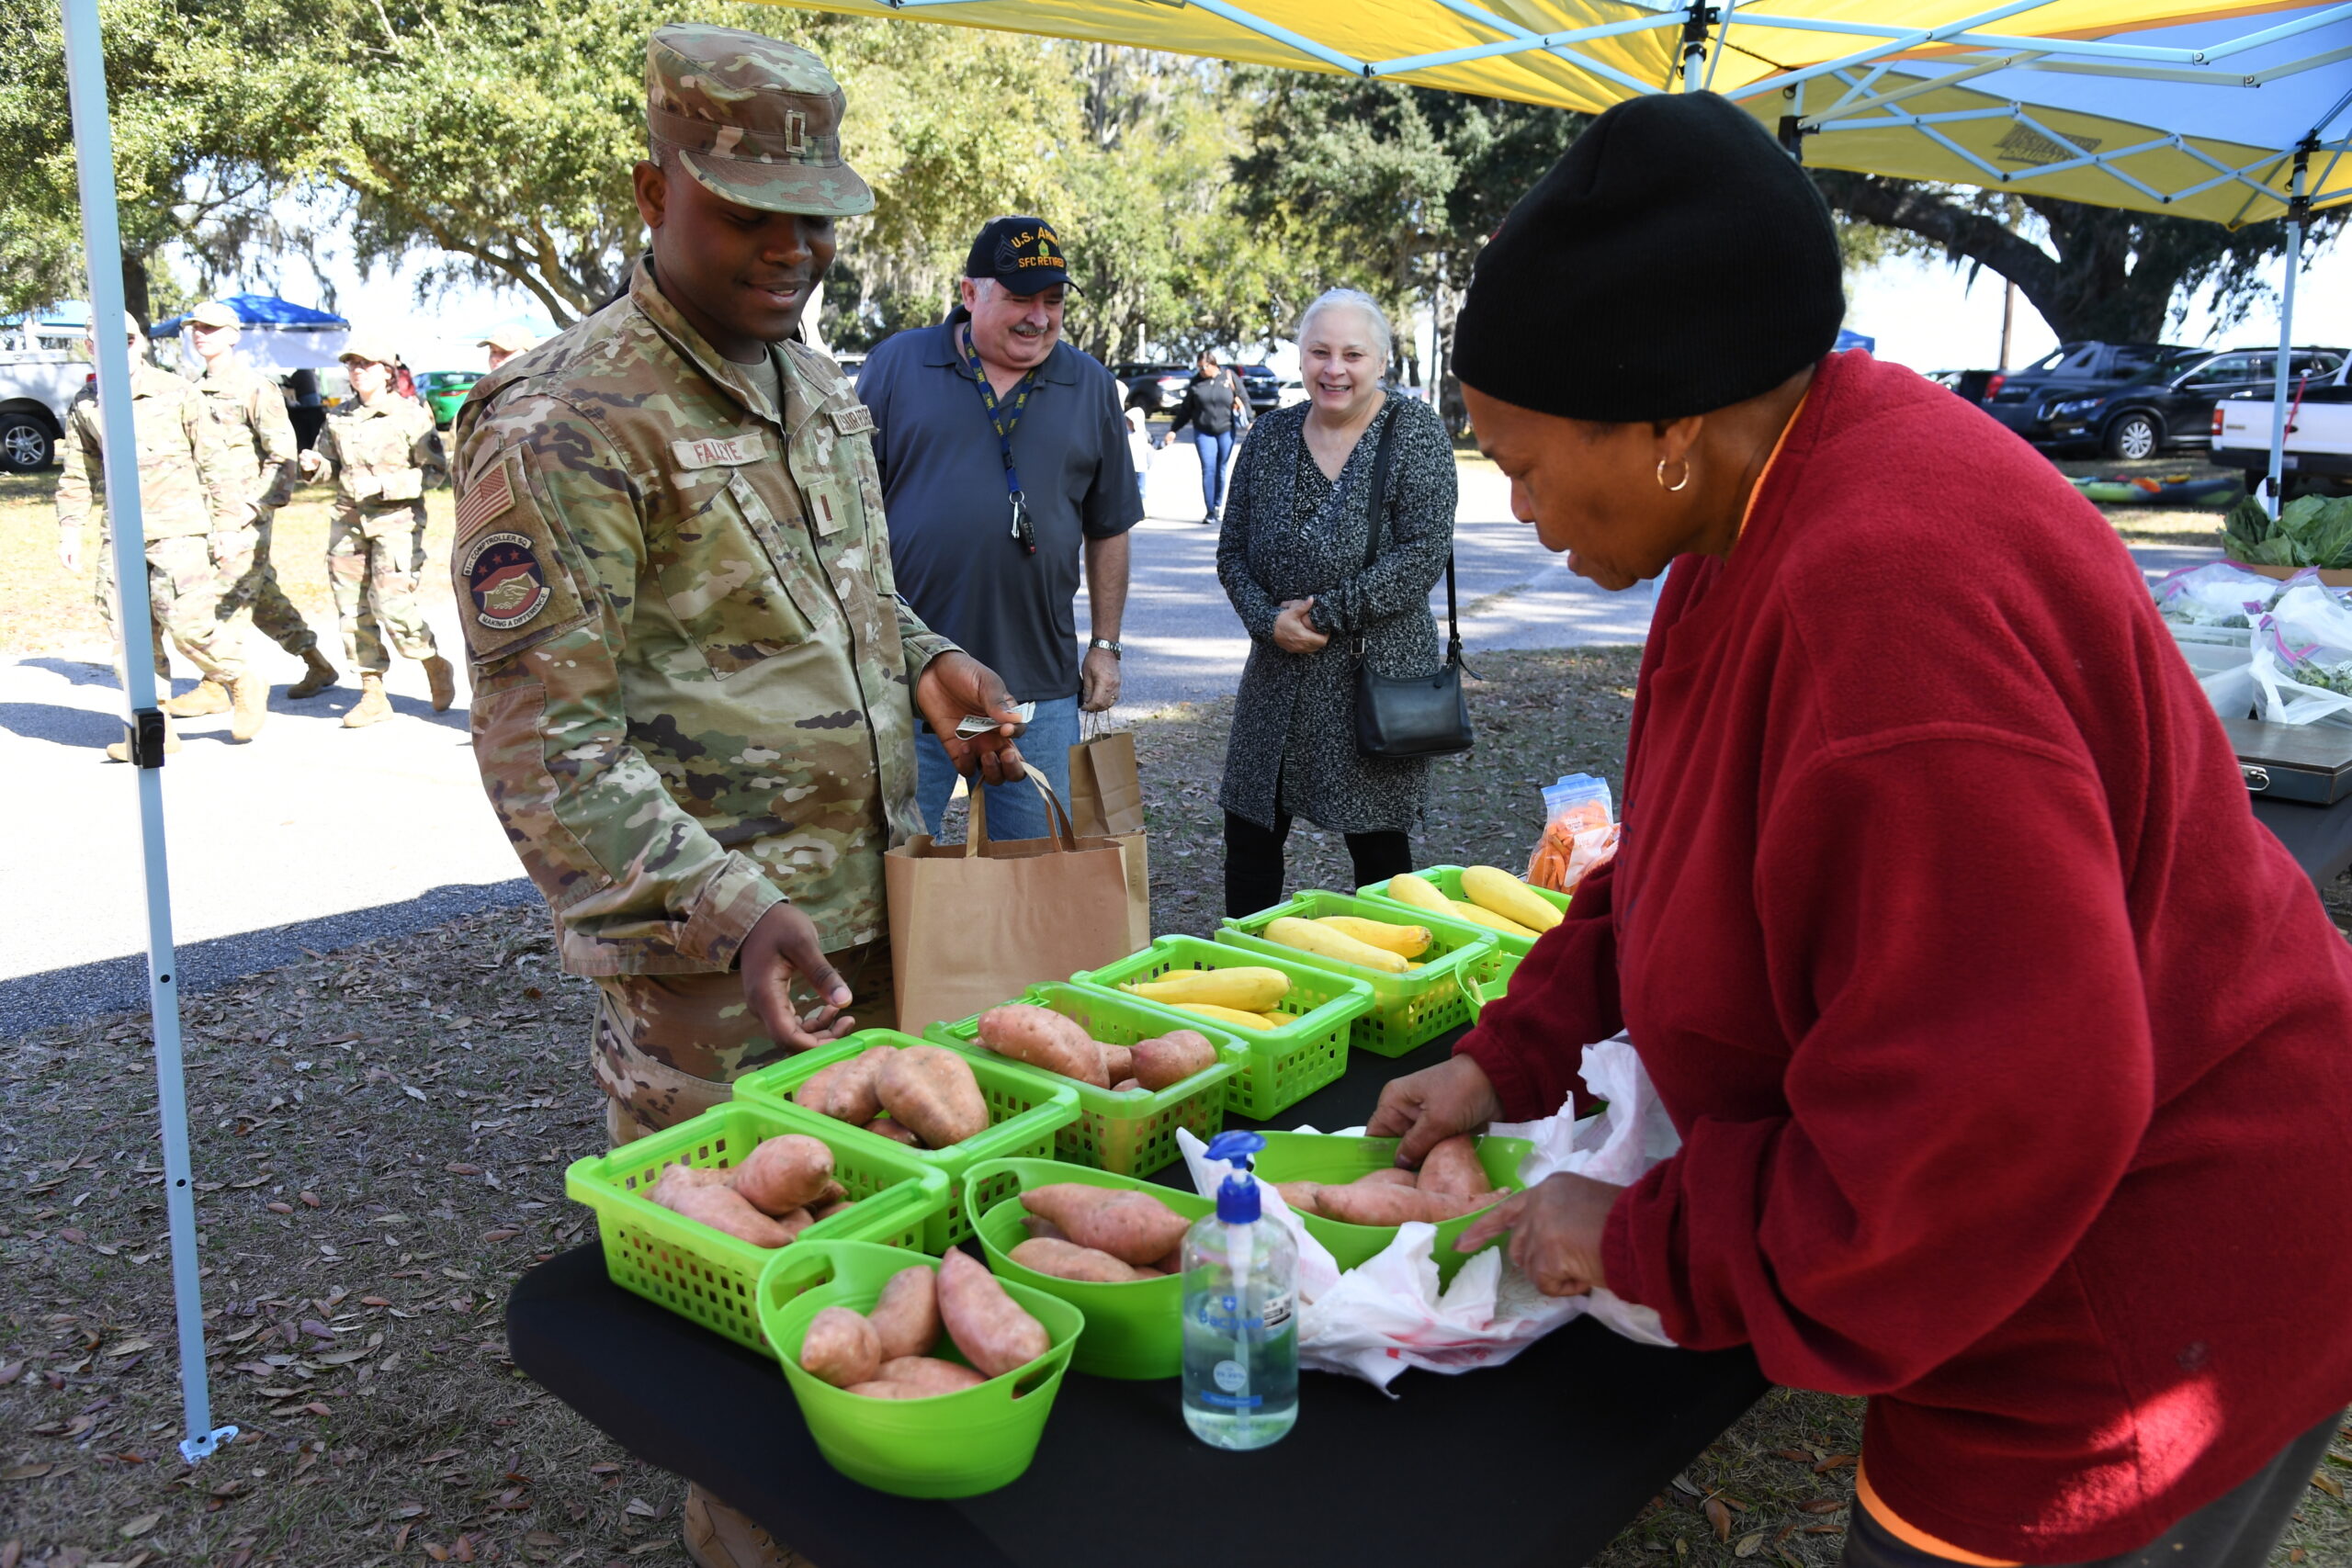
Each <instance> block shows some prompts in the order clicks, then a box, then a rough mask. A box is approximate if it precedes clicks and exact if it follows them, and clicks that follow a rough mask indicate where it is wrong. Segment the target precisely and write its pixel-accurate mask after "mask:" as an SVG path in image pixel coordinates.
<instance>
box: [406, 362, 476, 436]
mask: <svg viewBox="0 0 2352 1568" xmlns="http://www.w3.org/2000/svg"><path fill="white" fill-rule="evenodd" d="M484 374H485V372H483V371H480V370H424V371H420V372H418V374H417V378H416V395H417V396H418V397H420V398H423V399H424V406H425V407H426V408H429V409H431V410H432V411H433V423H435V424H436V425H438V426H439V427H440V428H441V429H443V430H447V429H448V428H449V427H450V426H451V425H453V424H455V423H458V409H459V408H460V407H462V406H463V405H464V403H465V400H466V394H467V393H468V392H469V391H470V390H472V389H473V384H474V383H475V382H476V381H479V380H481V378H482V377H483V375H484Z"/></svg>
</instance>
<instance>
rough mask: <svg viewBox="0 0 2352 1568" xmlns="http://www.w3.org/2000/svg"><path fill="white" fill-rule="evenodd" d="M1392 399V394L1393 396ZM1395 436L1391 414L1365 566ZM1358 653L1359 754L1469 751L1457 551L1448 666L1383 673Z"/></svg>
mask: <svg viewBox="0 0 2352 1568" xmlns="http://www.w3.org/2000/svg"><path fill="white" fill-rule="evenodd" d="M1391 395H1392V396H1393V395H1394V394H1391ZM1396 432H1397V415H1396V413H1395V412H1390V414H1389V416H1388V419H1387V421H1386V423H1383V424H1382V425H1381V427H1380V442H1379V445H1378V446H1375V447H1374V449H1373V455H1372V503H1371V505H1370V506H1369V507H1367V508H1366V509H1365V518H1364V549H1363V564H1364V568H1365V570H1371V567H1372V563H1373V562H1374V560H1375V559H1377V558H1379V555H1380V523H1381V519H1382V517H1383V516H1384V515H1385V513H1387V510H1388V450H1389V445H1390V442H1391V439H1392V437H1394V435H1395V434H1396ZM1355 649H1356V750H1358V751H1361V752H1362V753H1363V755H1365V756H1367V757H1444V756H1450V755H1452V754H1453V753H1454V752H1457V751H1467V750H1470V748H1471V746H1472V745H1473V744H1475V741H1474V740H1473V738H1472V736H1471V733H1470V703H1469V699H1468V698H1466V697H1464V695H1463V693H1462V627H1461V626H1460V624H1459V623H1458V622H1457V621H1456V620H1455V619H1454V610H1453V551H1452V550H1448V551H1446V553H1445V662H1444V663H1443V664H1442V665H1440V666H1438V670H1437V672H1436V673H1435V674H1433V675H1416V676H1412V677H1409V678H1399V677H1397V676H1392V675H1379V674H1374V672H1373V668H1372V666H1371V665H1370V664H1368V663H1366V662H1365V660H1364V657H1363V637H1362V636H1358V637H1357V638H1356V639H1355Z"/></svg>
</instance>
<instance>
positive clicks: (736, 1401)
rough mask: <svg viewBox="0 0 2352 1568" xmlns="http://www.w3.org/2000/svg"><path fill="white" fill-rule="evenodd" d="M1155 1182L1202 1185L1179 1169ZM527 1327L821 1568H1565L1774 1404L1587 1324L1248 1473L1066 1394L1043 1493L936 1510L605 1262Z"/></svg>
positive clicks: (1103, 1398) (606, 1421)
mask: <svg viewBox="0 0 2352 1568" xmlns="http://www.w3.org/2000/svg"><path fill="white" fill-rule="evenodd" d="M1449 1044H1450V1040H1448V1041H1441V1042H1438V1043H1432V1044H1430V1045H1428V1046H1425V1047H1423V1048H1422V1049H1421V1050H1420V1051H1418V1052H1416V1053H1414V1054H1413V1055H1409V1056H1406V1057H1403V1058H1400V1059H1397V1060H1395V1061H1390V1060H1386V1059H1384V1058H1382V1057H1378V1056H1372V1055H1363V1054H1362V1053H1356V1054H1352V1055H1351V1056H1350V1058H1349V1071H1348V1074H1347V1076H1346V1077H1343V1078H1342V1079H1340V1081H1339V1082H1338V1083H1335V1084H1332V1085H1331V1086H1329V1088H1327V1089H1323V1090H1321V1091H1320V1092H1318V1093H1317V1094H1314V1095H1311V1096H1309V1097H1308V1098H1307V1099H1306V1100H1302V1101H1300V1102H1299V1103H1298V1104H1297V1105H1295V1106H1293V1107H1292V1108H1291V1109H1290V1110H1289V1111H1285V1112H1284V1113H1283V1115H1282V1116H1280V1117H1279V1118H1277V1119H1275V1121H1273V1122H1267V1123H1256V1122H1248V1121H1246V1120H1244V1119H1241V1118H1238V1117H1232V1116H1228V1117H1227V1125H1228V1126H1259V1125H1264V1126H1268V1127H1272V1126H1283V1127H1292V1126H1298V1125H1303V1124H1306V1125H1313V1126H1316V1127H1319V1128H1321V1129H1323V1130H1325V1131H1332V1130H1336V1129H1338V1128H1341V1127H1351V1126H1355V1125H1358V1124H1360V1123H1361V1122H1363V1121H1364V1120H1366V1118H1368V1117H1369V1116H1370V1115H1371V1113H1372V1107H1373V1104H1374V1100H1375V1099H1376V1097H1377V1096H1378V1094H1379V1091H1380V1086H1381V1085H1382V1084H1383V1083H1385V1081H1386V1080H1387V1079H1389V1078H1390V1077H1396V1076H1397V1075H1398V1074H1400V1073H1403V1072H1409V1071H1412V1070H1414V1069H1415V1068H1418V1067H1420V1066H1428V1065H1430V1064H1431V1063H1433V1062H1436V1061H1439V1060H1442V1058H1443V1057H1444V1055H1446V1052H1447V1048H1448V1045H1449ZM1159 1179H1160V1180H1162V1181H1163V1182H1166V1183H1167V1184H1169V1185H1171V1186H1175V1185H1185V1184H1186V1179H1185V1176H1184V1168H1183V1166H1182V1162H1181V1161H1180V1162H1179V1163H1178V1164H1176V1165H1175V1166H1172V1167H1170V1168H1169V1169H1168V1170H1166V1171H1164V1172H1162V1173H1160V1176H1159ZM506 1325H507V1338H508V1343H509V1345H510V1346H511V1347H512V1348H513V1352H514V1356H515V1364H516V1365H517V1366H519V1367H521V1368H522V1369H523V1370H524V1371H526V1372H527V1373H529V1374H530V1376H531V1377H532V1378H534V1379H535V1380H537V1382H538V1383H539V1384H540V1386H542V1387H544V1388H546V1389H548V1391H549V1392H551V1393H554V1394H555V1395H556V1396H557V1397H558V1398H560V1399H561V1400H563V1402H564V1403H565V1404H569V1405H571V1407H572V1408H573V1409H575V1410H578V1411H579V1412H580V1413H581V1414H582V1416H586V1417H587V1418H588V1419H589V1420H590V1421H592V1422H594V1424H595V1425H596V1426H597V1427H600V1428H602V1429H603V1430H604V1431H605V1433H606V1434H607V1435H609V1436H610V1437H612V1438H614V1439H615V1440H616V1441H617V1442H619V1443H620V1445H621V1446H622V1447H623V1448H625V1449H627V1450H628V1451H629V1452H630V1453H632V1454H634V1455H636V1456H637V1457H638V1458H639V1459H641V1460H644V1461H647V1462H648V1463H650V1464H655V1465H659V1466H661V1467H662V1469H664V1470H669V1471H673V1472H677V1473H678V1474H681V1475H684V1476H687V1477H689V1478H691V1479H693V1480H695V1481H697V1482H700V1483H702V1484H703V1485H705V1486H707V1487H708V1488H710V1490H711V1491H712V1492H714V1493H715V1494H717V1495H718V1496H720V1497H723V1498H725V1499H727V1500H728V1501H729V1503H731V1504H733V1505H734V1506H737V1507H739V1508H741V1509H742V1510H744V1511H745V1512H746V1513H749V1514H750V1515H752V1517H754V1518H756V1519H758V1520H759V1521H760V1522H761V1523H762V1524H763V1525H765V1526H766V1527H767V1528H768V1529H769V1530H771V1531H772V1532H773V1533H774V1534H775V1537H776V1539H777V1540H781V1541H784V1542H786V1543H787V1544H789V1545H790V1546H792V1547H794V1548H795V1549H797V1551H801V1552H802V1553H804V1554H805V1555H807V1556H808V1557H809V1558H810V1559H811V1560H812V1561H814V1562H818V1563H820V1564H822V1565H823V1568H892V1565H899V1564H918V1563H933V1562H953V1563H956V1564H957V1565H958V1568H966V1565H971V1568H983V1565H985V1568H995V1565H999V1564H1002V1565H1005V1568H1015V1565H1017V1568H1094V1565H1097V1564H1100V1563H1102V1562H1109V1561H1115V1562H1121V1563H1123V1564H1134V1565H1136V1568H1157V1565H1160V1564H1166V1565H1167V1568H1178V1565H1179V1564H1182V1568H1197V1565H1198V1564H1199V1563H1200V1562H1202V1561H1203V1559H1204V1558H1216V1557H1222V1558H1225V1559H1227V1560H1228V1561H1241V1562H1285V1563H1295V1564H1311V1563H1335V1564H1336V1563H1346V1564H1350V1565H1353V1564H1358V1563H1362V1562H1371V1561H1397V1562H1409V1561H1413V1560H1415V1558H1416V1557H1420V1558H1423V1559H1425V1560H1428V1561H1436V1562H1479V1563H1481V1564H1493V1565H1495V1568H1505V1565H1512V1564H1521V1563H1525V1564H1531V1565H1532V1564H1538V1563H1540V1564H1544V1568H1560V1565H1562V1564H1566V1563H1574V1562H1583V1561H1585V1560H1586V1559H1587V1558H1588V1557H1589V1556H1591V1555H1592V1554H1593V1553H1594V1552H1595V1551H1599V1550H1600V1548H1601V1547H1602V1546H1604V1545H1605V1544H1607V1543H1608V1541H1609V1540H1611V1538H1612V1537H1613V1536H1615V1535H1616V1534H1617V1532H1618V1531H1619V1530H1621V1529H1623V1528H1624V1526H1625V1524H1626V1522H1627V1521H1628V1520H1630V1519H1631V1518H1632V1517H1634V1514H1635V1513H1636V1512H1638V1511H1639V1510H1640V1508H1641V1506H1642V1505H1643V1504H1644V1503H1645V1501H1647V1500H1648V1499H1649V1497H1650V1496H1652V1495H1654V1494H1656V1493H1657V1491H1659V1490H1660V1489H1661V1488H1662V1487H1664V1486H1666V1485H1667V1484H1668V1483H1669V1482H1670V1481H1671V1480H1672V1478H1673V1476H1674V1475H1675V1473H1676V1472H1678V1471H1679V1470H1680V1469H1681V1468H1682V1467H1683V1466H1685V1465H1686V1464H1688V1463H1690V1461H1691V1460H1692V1459H1693V1458H1694V1457H1696V1456H1697V1454H1698V1453H1699V1452H1700V1450H1702V1449H1704V1448H1705V1447H1706V1446H1707V1444H1708V1443H1710V1442H1712V1441H1713V1439H1714V1438H1716V1436H1717V1435H1719V1434H1720V1433H1721V1432H1722V1431H1723V1430H1724V1428H1725V1427H1728V1426H1730V1425H1731V1424H1732V1423H1733V1422H1734V1421H1736V1420H1737V1419H1738V1418H1739V1416H1740V1415H1741V1413H1742V1412H1744V1411H1745V1410H1746V1409H1747V1407H1748V1405H1749V1404H1752V1403H1754V1402H1755V1400H1756V1398H1757V1397H1758V1395H1759V1394H1761V1393H1763V1392H1764V1389H1765V1386H1766V1385H1765V1382H1764V1379H1763V1377H1762V1375H1761V1374H1760V1373H1759V1372H1758V1371H1757V1368H1756V1362H1755V1359H1754V1358H1753V1357H1752V1356H1750V1355H1749V1354H1748V1352H1747V1351H1746V1350H1733V1351H1718V1352H1712V1353H1704V1354H1702V1353H1698V1352H1693V1351H1688V1350H1664V1349H1657V1348H1652V1347H1648V1346H1643V1345H1636V1344H1634V1343H1633V1342H1632V1341H1631V1340H1627V1339H1623V1338H1621V1337H1618V1336H1616V1335H1614V1334H1612V1333H1611V1332H1610V1331H1609V1330H1607V1329H1605V1328H1603V1327H1601V1326H1600V1325H1598V1324H1595V1323H1593V1322H1592V1321H1590V1320H1589V1319H1583V1318H1580V1319H1578V1320H1577V1321H1576V1322H1574V1323H1572V1324H1570V1325H1568V1326H1566V1328H1563V1329H1561V1330H1559V1331H1558V1332H1556V1333H1554V1334H1552V1335H1550V1336H1548V1337H1545V1338H1544V1339H1541V1340H1539V1341H1537V1342H1536V1343H1535V1344H1534V1345H1533V1346H1532V1347H1531V1348H1528V1349H1527V1350H1525V1351H1523V1352H1522V1353H1521V1355H1520V1356H1519V1358H1518V1359H1515V1360H1513V1361H1511V1362H1510V1364H1509V1365H1508V1366H1505V1367H1501V1368H1492V1369H1487V1370H1485V1371H1474V1372H1468V1373H1464V1374H1461V1375H1456V1376H1446V1375H1441V1374H1438V1373H1434V1372H1428V1371H1419V1370H1415V1371H1407V1372H1406V1373H1405V1374H1404V1375H1403V1376H1402V1377H1400V1378H1398V1379H1397V1382H1395V1383H1394V1384H1392V1385H1391V1386H1392V1388H1393V1389H1394V1391H1395V1393H1396V1395H1397V1397H1393V1398H1392V1397H1390V1396H1389V1395H1387V1394H1384V1393H1380V1392H1379V1391H1377V1390H1375V1389H1374V1388H1373V1387H1372V1386H1371V1385H1370V1384H1368V1383H1365V1382H1360V1381H1359V1380H1357V1379H1355V1378H1351V1377H1339V1376H1329V1375H1315V1376H1309V1377H1306V1378H1304V1379H1302V1380H1301V1382H1300V1388H1299V1417H1298V1425H1297V1427H1295V1428H1294V1429H1293V1430H1292V1431H1291V1433H1290V1435H1289V1436H1288V1437H1286V1438H1283V1440H1282V1441H1281V1442H1280V1443H1277V1444H1276V1445H1274V1446H1273V1447H1272V1448H1270V1449H1263V1450H1258V1451H1257V1452H1254V1453H1247V1454H1235V1453H1227V1452H1223V1451H1220V1450H1215V1449H1212V1448H1209V1447H1208V1446H1207V1445H1205V1444H1204V1443H1202V1442H1200V1441H1199V1440H1198V1439H1196V1438H1193V1435H1192V1434H1191V1432H1190V1431H1188V1430H1187V1429H1186V1428H1185V1426H1184V1422H1183V1416H1182V1413H1181V1409H1180V1405H1179V1397H1178V1384H1177V1382H1176V1381H1175V1380H1174V1379H1172V1378H1171V1379H1168V1380H1165V1381H1162V1382H1119V1381H1116V1380H1113V1379H1108V1378H1097V1377H1089V1376H1085V1375H1082V1374H1080V1373H1078V1372H1071V1373H1069V1374H1068V1375H1066V1376H1065V1377H1064V1379H1063V1381H1062V1386H1061V1391H1060V1393H1059V1395H1058V1396H1057V1399H1056V1401H1055V1404H1054V1410H1053V1415H1052V1416H1051V1418H1050V1419H1049V1420H1048V1421H1047V1422H1046V1432H1045V1438H1044V1440H1043V1442H1041V1443H1040V1445H1039V1446H1038V1450H1037V1457H1036V1461H1035V1463H1033V1464H1032V1465H1031V1466H1030V1468H1029V1471H1028V1472H1027V1473H1026V1474H1024V1475H1023V1476H1022V1477H1021V1479H1020V1480H1018V1481H1016V1482H1014V1483H1012V1485H1010V1486H1006V1487H1004V1488H1002V1489H1001V1490H1000V1491H997V1492H993V1493H990V1494H989V1495H985V1496H980V1497H967V1498H963V1499H959V1500H956V1501H952V1502H928V1501H918V1500H913V1499H909V1498H901V1497H893V1496H889V1495H885V1494H883V1493H879V1492H874V1491H870V1490H868V1489H867V1488H865V1487H864V1486H861V1485H859V1484H857V1483H854V1482H852V1481H849V1480H847V1479H845V1478H844V1477H842V1476H841V1475H838V1474H836V1473H835V1472H833V1470H832V1469H831V1467H830V1466H828V1465H827V1464H826V1463H825V1461H824V1460H823V1458H822V1457H821V1456H820V1455H819V1453H818V1452H817V1448H816V1445H815V1443H814V1442H813V1441H811V1440H810V1438H809V1433H808V1429H807V1428H806V1427H804V1426H803V1425H802V1423H801V1420H800V1416H799V1410H798V1407H797V1405H796V1404H794V1402H793V1398H792V1393H791V1389H790V1387H789V1385H787V1384H786V1382H785V1381H784V1378H783V1375H782V1374H781V1373H779V1372H778V1371H776V1370H775V1364H774V1363H773V1362H771V1361H769V1360H767V1359H764V1358H763V1357H760V1356H757V1355H754V1354H752V1352H751V1351H749V1350H746V1349H743V1348H741V1347H740V1346H737V1345H735V1344H733V1343H732V1342H730V1341H729V1340H726V1339H723V1338H721V1337H718V1335H716V1334H713V1333H711V1332H710V1331H708V1330H707V1329H705V1328H702V1327H700V1326H698V1325H695V1324H693V1323H690V1322H688V1321H687V1320H685V1319H684V1318H682V1317H678V1316H675V1315H673V1314H671V1313H669V1312H667V1311H665V1310H663V1309H662V1308H661V1307H659V1306H656V1305H655V1304H653V1303H651V1302H649V1301H646V1300H644V1299H643V1298H642V1297H639V1296H636V1295H633V1294H631V1293H629V1292H626V1291H623V1290H621V1289H620V1288H619V1287H618V1286H616V1285H614V1284H613V1283H612V1282H611V1281H610V1280H607V1279H606V1278H605V1266H604V1258H603V1254H602V1251H601V1250H600V1249H599V1248H598V1247H595V1246H594V1245H591V1246H587V1247H576V1248H574V1249H573V1250H571V1251H570V1252H566V1253H563V1254H561V1255H560V1256H559V1257H557V1258H554V1259H552V1260H551V1261H549V1262H548V1263H545V1264H542V1265H541V1266H540V1267H538V1268H537V1269H532V1270H531V1271H530V1272H529V1273H527V1274H526V1275H524V1276H523V1278H522V1279H521V1280H518V1281H517V1282H516V1284H515V1290H514V1292H513V1294H512V1295H511V1296H510V1297H509V1298H508V1301H507V1306H506ZM1130 1499H1132V1501H1130ZM1145 1499H1149V1501H1148V1502H1147V1501H1145Z"/></svg>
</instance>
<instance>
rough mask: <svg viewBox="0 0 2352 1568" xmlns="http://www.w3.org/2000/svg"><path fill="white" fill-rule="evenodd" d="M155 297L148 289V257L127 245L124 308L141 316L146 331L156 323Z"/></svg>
mask: <svg viewBox="0 0 2352 1568" xmlns="http://www.w3.org/2000/svg"><path fill="white" fill-rule="evenodd" d="M122 308H123V309H124V310H128V311H130V313H131V314H132V315H134V316H136V317H138V318H139V330H140V331H141V332H142V333H144V332H145V331H146V330H147V329H148V328H149V327H152V326H153V325H154V324H155V309H154V305H153V296H152V295H151V294H149V293H148V291H147V259H146V258H145V257H144V256H141V254H138V253H137V252H136V251H133V250H132V249H130V246H128V245H126V246H124V247H123V251H122Z"/></svg>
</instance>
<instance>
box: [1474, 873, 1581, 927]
mask: <svg viewBox="0 0 2352 1568" xmlns="http://www.w3.org/2000/svg"><path fill="white" fill-rule="evenodd" d="M1462 896H1463V897H1465V898H1467V899H1469V900H1470V902H1472V903H1473V904H1476V905H1477V906H1478V907H1479V908H1482V909H1490V910H1492V911H1493V912H1494V913H1496V914H1498V915H1500V916H1501V917H1502V918H1503V919H1507V920H1516V921H1518V922H1519V923H1520V924H1521V925H1522V926H1525V927H1526V928H1527V929H1528V930H1530V931H1550V930H1551V929H1552V928H1553V927H1554V926H1556V925H1558V924H1559V923H1560V910H1559V907H1558V906H1557V905H1555V904H1553V903H1550V902H1549V901H1547V900H1546V899H1545V898H1544V896H1543V895H1542V894H1540V893H1537V892H1536V891H1535V890H1534V889H1533V888H1532V887H1530V886H1527V884H1525V883H1524V882H1521V880H1520V879H1519V878H1518V877H1516V876H1513V875H1512V874H1510V872H1507V871H1502V870H1498V869H1497V868H1496V867H1494V866H1491V865H1465V866H1464V867H1463V868H1462Z"/></svg>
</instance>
